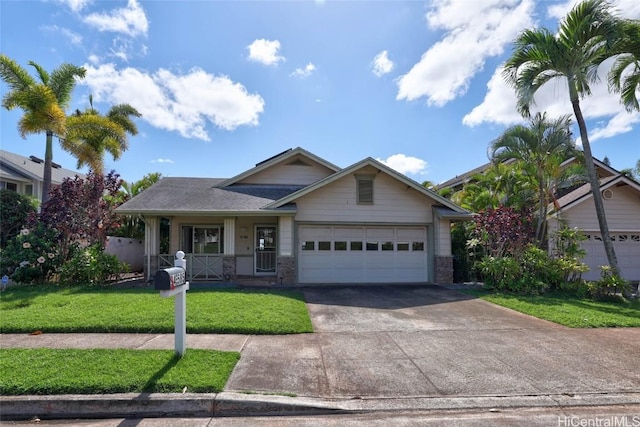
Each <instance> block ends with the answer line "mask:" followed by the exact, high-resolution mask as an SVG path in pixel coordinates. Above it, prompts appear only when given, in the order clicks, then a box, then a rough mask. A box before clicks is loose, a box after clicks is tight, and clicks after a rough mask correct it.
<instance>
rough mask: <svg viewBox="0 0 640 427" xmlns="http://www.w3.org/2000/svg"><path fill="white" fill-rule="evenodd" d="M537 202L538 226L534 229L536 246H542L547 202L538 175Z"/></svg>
mask: <svg viewBox="0 0 640 427" xmlns="http://www.w3.org/2000/svg"><path fill="white" fill-rule="evenodd" d="M538 203H540V206H539V208H538V227H537V229H536V239H537V240H538V247H539V248H542V247H544V231H545V228H546V227H545V222H546V221H547V204H546V201H545V197H544V186H543V183H542V178H541V177H540V176H538Z"/></svg>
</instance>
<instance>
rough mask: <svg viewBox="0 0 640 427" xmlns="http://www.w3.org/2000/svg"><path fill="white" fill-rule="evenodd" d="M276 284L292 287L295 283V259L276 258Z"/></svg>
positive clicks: (289, 257) (290, 257)
mask: <svg viewBox="0 0 640 427" xmlns="http://www.w3.org/2000/svg"><path fill="white" fill-rule="evenodd" d="M277 270H278V283H279V284H282V285H294V284H295V283H296V259H295V257H292V256H279V257H278V266H277Z"/></svg>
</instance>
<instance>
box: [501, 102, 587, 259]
mask: <svg viewBox="0 0 640 427" xmlns="http://www.w3.org/2000/svg"><path fill="white" fill-rule="evenodd" d="M570 126H571V119H570V118H569V116H562V117H560V118H558V119H556V120H547V117H546V114H541V113H538V114H536V115H535V116H534V117H533V118H532V119H531V120H530V122H529V126H528V127H527V126H523V125H516V126H512V127H510V128H508V129H507V130H506V131H505V132H504V133H503V134H502V135H501V136H500V137H498V138H497V139H495V140H494V141H493V142H492V143H491V149H490V150H491V160H492V161H493V162H494V163H501V162H504V161H505V160H509V159H515V160H516V161H518V162H520V164H521V165H522V168H523V171H524V173H526V174H527V175H528V176H530V177H531V179H532V182H533V183H534V184H535V186H536V188H537V191H538V200H537V203H538V225H537V229H536V239H537V240H538V245H539V246H540V247H542V246H543V245H544V239H545V233H546V223H547V207H548V205H549V203H550V202H551V199H552V197H553V191H554V188H555V184H556V183H555V180H553V179H552V177H553V175H552V173H553V172H555V171H557V170H558V169H559V167H560V164H561V163H562V162H564V161H565V160H567V159H568V158H570V157H573V156H574V155H575V151H576V150H575V145H574V143H573V141H572V139H571V130H570Z"/></svg>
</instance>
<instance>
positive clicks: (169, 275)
mask: <svg viewBox="0 0 640 427" xmlns="http://www.w3.org/2000/svg"><path fill="white" fill-rule="evenodd" d="M153 283H154V286H155V289H156V291H172V290H174V289H175V288H177V287H180V286H183V285H185V284H186V283H187V274H186V272H185V270H184V268H182V267H171V268H165V269H163V270H158V272H157V273H156V275H155V277H154V279H153Z"/></svg>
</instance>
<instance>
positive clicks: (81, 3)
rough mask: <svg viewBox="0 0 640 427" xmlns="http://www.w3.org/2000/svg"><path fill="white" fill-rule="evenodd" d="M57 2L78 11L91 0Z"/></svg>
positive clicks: (62, 0) (63, 0)
mask: <svg viewBox="0 0 640 427" xmlns="http://www.w3.org/2000/svg"><path fill="white" fill-rule="evenodd" d="M58 2H60V3H63V4H66V5H67V6H69V9H71V10H72V11H74V12H80V11H81V10H82V9H84V8H85V6H87V5H88V4H89V3H90V2H91V0H58Z"/></svg>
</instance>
